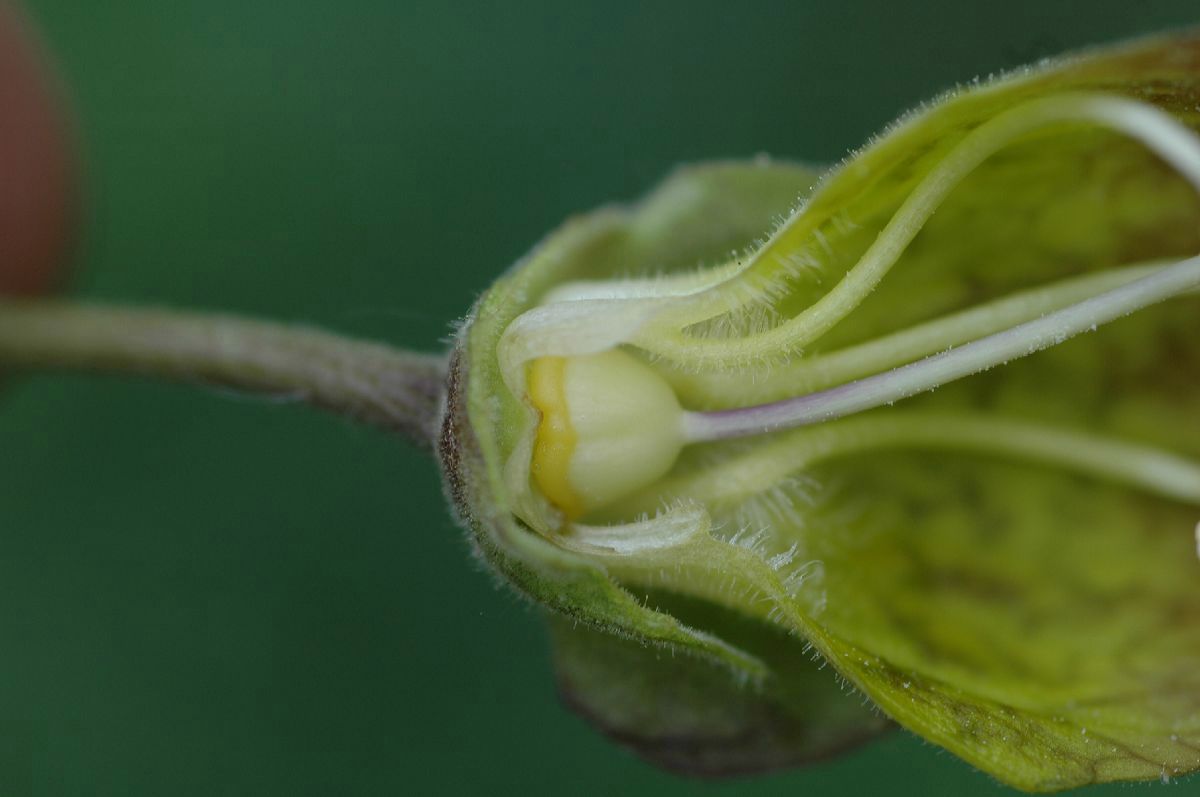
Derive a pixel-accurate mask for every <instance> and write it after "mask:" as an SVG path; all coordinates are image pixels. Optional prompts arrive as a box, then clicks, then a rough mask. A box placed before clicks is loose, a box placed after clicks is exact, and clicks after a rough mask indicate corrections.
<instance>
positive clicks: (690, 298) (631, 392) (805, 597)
mask: <svg viewBox="0 0 1200 797" xmlns="http://www.w3.org/2000/svg"><path fill="white" fill-rule="evenodd" d="M1197 96H1200V37H1197V36H1195V35H1191V36H1180V37H1173V38H1160V39H1153V40H1147V41H1143V42H1138V43H1135V44H1133V45H1130V46H1126V47H1123V48H1117V49H1112V50H1107V51H1099V52H1095V53H1091V54H1086V55H1084V56H1082V57H1074V58H1068V59H1064V60H1060V61H1057V62H1054V63H1050V64H1046V65H1042V66H1039V67H1038V68H1036V69H1032V70H1027V71H1022V72H1019V73H1016V74H1014V75H1010V76H1007V77H1004V78H1001V79H999V80H995V81H991V82H989V83H987V84H984V85H975V86H972V87H970V88H968V89H963V90H959V91H956V92H952V93H951V94H949V95H947V96H945V97H943V98H941V99H940V100H939V101H938V102H937V103H935V104H933V105H931V106H930V107H928V108H926V109H923V110H922V111H920V112H919V113H915V114H913V115H911V116H909V117H906V118H904V119H902V120H901V121H900V122H899V123H898V124H896V125H895V126H893V127H892V128H891V129H889V130H888V131H887V132H886V134H885V135H883V136H882V137H881V138H879V139H878V140H876V141H875V142H873V143H872V144H870V145H869V146H868V147H867V148H865V149H864V150H862V151H861V152H859V153H858V154H857V155H856V156H854V157H853V158H851V159H850V160H848V161H847V162H846V163H844V164H843V165H841V166H840V167H838V168H835V169H833V170H831V171H829V172H828V173H826V174H825V175H824V176H823V177H821V178H820V179H819V184H818V179H817V177H816V174H817V173H816V172H815V171H814V170H811V169H807V168H803V167H799V166H795V165H791V164H780V163H773V162H769V161H766V160H760V161H755V162H752V163H721V164H715V165H707V166H700V167H693V168H690V169H685V170H682V171H679V172H677V173H676V174H675V175H673V176H672V177H670V178H669V179H668V180H667V181H666V183H664V185H662V186H661V187H660V188H659V189H658V190H657V191H655V192H654V193H652V194H651V195H650V196H649V197H648V198H647V199H645V200H644V201H642V202H640V203H638V204H636V205H633V206H630V207H613V208H605V209H602V210H600V211H597V212H595V213H592V214H589V215H586V216H582V217H579V218H577V219H573V220H572V221H570V222H568V223H567V224H566V225H565V226H564V227H563V228H561V229H560V230H558V231H557V232H555V233H553V234H552V235H550V236H549V237H548V238H547V239H546V240H545V241H543V242H542V243H541V244H540V245H539V246H538V247H537V248H536V249H535V250H534V251H533V252H532V253H531V254H530V255H529V256H528V257H527V258H526V259H525V260H524V261H522V262H521V263H519V264H518V265H517V266H516V267H515V268H514V269H513V270H512V271H511V272H509V273H508V274H507V275H505V276H504V277H503V278H502V279H500V280H499V281H498V282H497V283H496V284H495V285H494V286H492V288H491V289H490V290H489V291H488V292H487V293H486V294H485V295H484V296H483V297H482V299H481V300H480V302H479V304H478V305H477V306H476V308H475V310H474V311H473V312H472V314H471V316H470V317H469V318H468V319H467V321H466V322H465V323H464V324H463V326H462V328H461V329H460V331H459V334H458V336H457V341H456V346H455V351H454V355H453V359H452V363H451V369H450V381H449V388H448V395H447V399H446V405H445V408H444V415H443V425H442V433H441V439H440V445H439V449H440V454H441V460H442V465H443V469H444V471H445V475H446V480H447V485H448V489H449V492H450V494H451V497H452V500H453V502H454V505H455V506H456V507H457V509H458V512H459V513H460V515H461V517H462V519H463V521H464V522H465V523H466V524H467V526H468V527H469V529H470V531H471V539H472V540H473V541H474V543H475V545H476V547H477V550H478V552H479V554H480V556H481V557H482V558H483V559H485V560H486V561H487V562H488V563H489V565H491V566H492V567H493V568H494V569H495V570H496V571H497V572H498V573H500V574H501V575H502V576H503V577H504V578H505V579H506V580H507V581H508V582H509V583H511V584H512V585H513V586H514V587H516V588H517V589H518V590H520V591H521V592H523V593H524V594H525V595H527V596H529V597H530V598H532V599H533V600H535V601H536V602H538V603H539V604H541V605H542V606H544V607H546V608H547V609H548V610H550V612H551V616H552V617H553V618H554V619H553V620H552V628H553V638H554V642H555V648H556V664H557V666H558V670H559V682H560V688H561V689H562V691H563V694H564V697H565V698H566V700H567V702H568V703H569V704H570V705H572V706H573V707H575V708H576V709H578V710H579V711H580V712H581V713H583V714H584V715H585V716H588V717H589V718H591V719H592V720H593V721H594V722H595V723H596V724H597V725H598V726H599V727H600V728H601V729H602V730H604V731H605V732H607V733H609V734H610V735H612V736H614V737H615V738H616V739H618V740H619V741H621V742H622V743H625V744H627V745H630V746H632V747H634V749H636V750H638V751H639V752H640V753H642V754H643V755H645V756H646V757H648V758H650V759H651V760H654V761H656V762H658V763H660V764H662V765H664V766H667V767H670V768H673V769H677V770H683V771H688V772H695V773H700V774H724V773H732V772H746V771H757V770H762V769H766V768H771V767H777V766H783V765H787V764H793V763H797V762H801V761H804V760H808V759H811V758H815V757H819V756H825V755H828V754H830V753H832V752H834V751H836V750H839V749H843V748H845V747H846V746H848V745H850V744H852V743H855V742H858V741H861V740H863V739H866V738H869V737H870V736H871V735H873V734H876V733H878V732H879V731H881V730H882V729H883V728H885V727H886V725H887V723H885V722H884V721H882V720H881V719H880V718H879V717H878V716H877V715H876V714H875V713H873V712H872V711H871V710H870V709H868V708H864V707H863V706H862V705H860V703H859V702H858V701H855V700H847V699H845V698H844V696H843V695H842V685H841V683H839V679H835V678H834V677H832V676H831V675H830V674H829V672H828V670H821V669H820V667H821V665H822V664H823V663H826V662H827V663H829V664H830V665H832V669H833V670H836V672H837V673H838V674H839V675H840V676H841V678H842V679H844V682H845V683H848V684H850V685H851V686H852V687H854V688H855V689H857V690H859V691H861V692H862V693H863V694H865V695H866V696H867V697H869V698H870V700H871V702H872V704H873V705H874V706H876V707H878V708H879V709H882V711H883V712H884V714H886V715H887V716H888V717H890V718H891V719H892V720H895V721H896V722H897V723H899V724H901V725H903V726H905V727H907V728H909V729H911V730H913V731H914V732H916V733H918V734H920V735H922V736H923V737H925V738H927V739H929V740H930V741H933V742H935V743H937V744H939V745H942V746H943V747H945V748H947V749H949V750H951V751H952V752H954V753H955V754H957V755H959V756H961V757H963V758H964V759H966V760H968V761H969V762H971V763H973V764H974V765H976V766H978V767H980V768H981V769H984V770H985V771H987V772H989V773H991V774H993V775H995V776H996V777H998V778H1000V779H1001V780H1004V781H1006V782H1008V783H1010V784H1013V785H1015V786H1018V787H1021V788H1026V789H1031V790H1052V789H1060V788H1067V787H1071V786H1075V785H1080V784H1084V783H1091V782H1102V781H1111V780H1127V779H1142V778H1157V777H1160V776H1174V775H1176V774H1180V773H1184V772H1189V771H1193V770H1195V769H1197V768H1200V752H1198V751H1200V720H1197V716H1200V715H1198V714H1197V712H1196V710H1195V706H1196V705H1197V704H1200V676H1198V675H1197V673H1200V631H1198V630H1197V629H1200V624H1197V623H1196V622H1194V620H1195V618H1196V617H1200V573H1198V569H1200V564H1198V563H1197V562H1196V561H1195V558H1196V557H1195V550H1194V546H1195V539H1194V537H1193V531H1194V529H1195V526H1196V521H1197V520H1198V519H1200V424H1198V423H1196V417H1197V412H1198V410H1200V377H1198V376H1197V375H1198V374H1200V312H1197V311H1198V310H1200V307H1198V306H1197V293H1198V291H1200V258H1197V257H1196V254H1197V252H1200V200H1198V199H1197V188H1198V187H1200V136H1197V134H1196V133H1195V132H1193V131H1194V130H1195V129H1198V128H1200V112H1198V111H1197V108H1198V107H1200V106H1197V105H1196V97H1197ZM814 184H816V187H815V188H814V187H813V186H814ZM813 656H815V657H816V658H817V661H814V660H813ZM818 662H819V663H818Z"/></svg>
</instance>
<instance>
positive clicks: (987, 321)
mask: <svg viewBox="0 0 1200 797" xmlns="http://www.w3.org/2000/svg"><path fill="white" fill-rule="evenodd" d="M1163 265H1165V264H1164V263H1161V262H1160V263H1155V264H1153V265H1150V264H1143V265H1136V266H1125V267H1122V268H1115V269H1108V270H1105V271H1099V272H1095V273H1090V274H1085V275H1083V276H1078V277H1071V278H1069V279H1065V280H1061V281H1058V282H1054V283H1051V284H1049V285H1042V286H1039V287H1037V288H1033V289H1030V290H1024V291H1019V292H1017V293H1015V294H1012V295H1011V296H1005V297H1003V298H1000V299H995V300H993V301H990V302H987V303H985V304H981V305H977V306H975V307H970V308H968V309H966V310H962V311H959V312H956V313H952V314H950V315H946V316H942V317H940V318H935V319H933V320H931V321H926V322H925V323H922V324H918V325H916V326H914V327H909V328H907V329H902V330H899V331H897V332H893V333H891V334H888V335H884V336H882V337H878V338H875V339H873V340H868V341H864V342H863V343H857V344H854V345H852V346H848V347H846V348H844V349H837V350H836V351H831V352H828V353H826V354H817V355H813V356H812V357H802V358H798V359H795V360H791V361H790V362H788V363H785V364H783V365H780V366H778V367H776V368H774V369H772V371H771V373H770V374H769V375H768V376H767V378H766V379H764V380H763V381H761V382H748V381H747V379H746V377H745V376H744V375H741V374H731V373H728V372H726V371H717V372H704V373H698V374H692V373H687V372H679V371H675V372H671V373H670V374H669V377H668V378H669V379H670V380H671V382H672V383H673V384H674V385H675V386H676V388H677V389H682V390H684V391H686V393H687V394H688V395H691V396H696V395H699V396H703V397H704V399H705V401H706V402H711V403H712V404H713V405H714V406H718V407H720V406H726V407H727V406H731V405H736V404H739V403H740V404H749V403H766V402H768V401H773V400H777V399H779V398H780V397H784V396H794V395H797V394H799V393H811V392H813V391H816V390H823V389H825V388H828V387H833V386H834V385H840V384H843V383H845V382H849V381H851V380H854V379H860V378H862V377H864V376H870V375H871V374H875V373H879V372H882V371H886V370H888V369H891V368H897V367H899V366H901V365H905V364H907V363H910V362H913V361H914V360H918V359H920V358H922V357H927V356H929V355H931V354H936V353H937V352H939V351H942V350H944V349H947V348H949V347H951V346H961V345H963V344H965V343H970V342H971V341H972V340H975V339H976V338H982V337H984V336H985V335H991V334H994V333H996V332H1001V331H1003V330H1005V329H1008V328H1009V327H1012V326H1015V325H1017V324H1021V323H1024V322H1026V321H1032V320H1033V319H1035V318H1039V317H1040V316H1043V315H1045V314H1046V313H1050V312H1053V311H1055V310H1059V309H1061V308H1063V307H1067V306H1068V305H1071V304H1074V303H1075V302H1079V301H1082V300H1083V299H1087V298H1089V297H1091V296H1095V295H1096V294H1098V293H1100V292H1102V291H1105V290H1108V289H1110V288H1115V287H1118V286H1120V285H1124V284H1126V283H1129V282H1132V281H1133V280H1135V279H1138V278H1139V277H1144V276H1146V275H1148V274H1153V273H1154V272H1155V271H1157V270H1158V269H1160V268H1162V267H1163Z"/></svg>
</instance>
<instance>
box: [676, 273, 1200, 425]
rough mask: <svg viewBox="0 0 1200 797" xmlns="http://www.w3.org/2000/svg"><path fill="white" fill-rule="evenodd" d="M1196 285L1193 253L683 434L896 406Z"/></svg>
mask: <svg viewBox="0 0 1200 797" xmlns="http://www.w3.org/2000/svg"><path fill="white" fill-rule="evenodd" d="M1198 287H1200V257H1193V258H1189V259H1187V260H1183V261H1180V262H1178V263H1175V264H1174V265H1170V266H1166V267H1164V268H1162V269H1160V270H1158V271H1156V272H1155V273H1153V274H1151V275H1149V276H1147V277H1142V278H1141V279H1138V280H1134V281H1133V282H1131V283H1128V284H1126V285H1122V286H1120V287H1118V288H1114V289H1112V290H1109V291H1106V292H1104V293H1101V294H1099V295H1097V296H1093V297H1092V298H1090V299H1085V300H1084V301H1082V302H1078V303H1077V304H1073V305H1070V306H1068V307H1065V308H1063V309H1061V310H1057V311H1055V312H1053V313H1049V314H1047V315H1045V316H1042V317H1041V318H1039V319H1036V320H1034V321H1027V322H1025V323H1023V324H1018V325H1017V326H1014V327H1011V328H1010V329H1007V330H1005V331H1003V332H998V333H996V334H993V335H988V336H987V337H984V338H980V339H979V340H976V341H973V342H971V343H968V344H966V345H964V346H960V347H959V348H955V349H949V350H947V351H944V352H942V353H941V354H936V355H933V356H932V357H927V358H925V359H923V360H919V361H917V362H914V363H910V364H909V365H905V366H902V367H900V368H896V369H894V370H891V371H888V372H886V373H881V374H876V375H874V376H869V377H866V378H864V379H860V380H858V381H855V382H850V383H848V384H844V385H840V386H838V387H834V388H830V389H829V390H824V391H821V392H818V393H810V394H808V395H804V396H797V397H795V398H790V399H784V400H783V401H777V402H773V403H770V404H761V405H758V406H755V407H745V408H739V409H733V410H720V411H717V412H690V413H687V414H685V416H684V419H683V424H684V434H685V437H686V439H687V440H688V441H689V442H701V441H712V440H723V439H727V438H733V437H745V436H749V435H756V434H763V433H766V432H771V431H774V430H778V429H788V428H792V427H797V426H805V425H808V424H812V423H819V422H822V421H828V420H832V419H834V418H839V417H841V416H844V415H850V414H852V413H856V412H862V411H863V410H868V409H871V408H873V407H879V406H882V405H885V404H891V403H893V402H896V401H899V400H900V399H904V398H908V397H909V396H913V395H916V394H918V393H923V392H926V391H929V390H933V389H934V388H936V387H939V386H940V385H943V384H946V383H947V382H951V381H953V380H956V379H961V378H962V377H964V376H970V375H971V374H975V373H978V372H980V371H984V370H987V369H988V368H992V367H993V366H996V365H1001V364H1004V363H1006V362H1008V361H1009V360H1012V359H1016V358H1018V357H1024V356H1026V355H1029V354H1033V353H1034V352H1037V351H1041V350H1042V349H1046V348H1049V347H1050V346H1054V345H1057V344H1059V343H1063V342H1065V341H1066V340H1068V339H1070V338H1072V337H1074V336H1075V335H1078V334H1080V333H1082V332H1087V331H1090V330H1094V329H1095V328H1096V327H1097V326H1099V325H1101V324H1106V323H1108V322H1110V321H1114V320H1116V319H1118V318H1121V317H1123V316H1126V315H1129V314H1130V313H1132V312H1134V311H1137V310H1141V309H1142V308H1145V307H1148V306H1150V305H1153V304H1156V303H1158V302H1161V301H1163V300H1165V299H1168V298H1170V297H1172V296H1175V295H1177V294H1180V293H1184V292H1186V291H1190V290H1195V289H1196V288H1198Z"/></svg>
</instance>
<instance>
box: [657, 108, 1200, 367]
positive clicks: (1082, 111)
mask: <svg viewBox="0 0 1200 797" xmlns="http://www.w3.org/2000/svg"><path fill="white" fill-rule="evenodd" d="M1067 122H1093V123H1096V124H1099V125H1102V126H1104V127H1108V128H1110V129H1112V130H1115V131H1118V132H1121V133H1124V134H1125V135H1128V136H1130V137H1131V138H1133V139H1135V140H1137V141H1140V142H1141V143H1142V144H1144V145H1145V146H1146V148H1147V149H1149V150H1151V151H1152V152H1154V153H1155V154H1156V155H1158V156H1159V157H1160V158H1162V159H1163V160H1164V161H1166V162H1167V163H1168V164H1169V165H1170V166H1171V167H1172V168H1174V169H1175V170H1176V171H1177V172H1178V173H1179V174H1180V175H1181V176H1182V177H1184V178H1185V179H1186V180H1188V182H1190V183H1191V184H1192V186H1193V187H1195V188H1197V189H1198V190H1200V139H1197V136H1196V134H1195V133H1194V132H1193V131H1192V130H1190V129H1189V128H1187V127H1186V126H1184V125H1183V124H1182V123H1180V122H1179V121H1177V120H1176V119H1174V118H1173V117H1172V116H1171V115H1169V114H1167V113H1166V112H1164V111H1162V110H1160V109H1158V108H1156V107H1154V106H1152V105H1148V104H1146V103H1142V102H1137V101H1135V100H1128V99H1125V98H1122V97H1113V96H1108V95H1102V94H1076V95H1058V96H1052V97H1046V98H1042V99H1037V100H1031V101H1029V102H1027V103H1024V104H1022V105H1019V106H1017V107H1015V108H1013V109H1012V110H1010V111H1007V112H1005V113H1003V114H1001V115H999V116H997V117H995V118H994V119H992V120H990V121H988V122H986V123H984V124H983V125H981V126H980V127H978V128H976V129H975V130H974V131H972V132H971V133H970V134H968V135H967V137H966V138H964V139H963V141H962V142H961V143H960V144H959V145H958V146H956V147H955V148H954V149H953V150H952V151H951V152H950V153H949V154H948V155H947V156H946V157H945V159H944V160H942V161H941V162H940V163H939V164H938V165H937V166H936V167H935V168H934V169H933V170H932V171H931V172H930V173H929V174H928V175H926V176H925V178H924V179H923V180H922V181H921V182H920V184H918V185H917V187H916V188H915V189H914V190H913V192H912V193H911V194H910V195H909V196H908V198H907V199H905V201H904V202H903V204H902V205H901V206H900V208H899V209H898V210H897V211H896V214H895V215H894V216H893V217H892V219H891V220H890V221H889V222H888V223H887V225H886V226H885V227H884V228H883V230H882V231H880V233H879V237H878V238H877V239H876V240H875V242H874V243H873V244H872V245H871V246H870V248H869V249H868V250H867V251H866V252H865V253H863V255H862V257H861V258H860V259H859V261H858V263H856V264H855V265H854V267H853V268H851V269H850V270H849V271H848V272H847V273H846V274H845V276H844V277H843V278H842V279H841V280H840V281H839V282H838V283H837V284H836V285H835V286H834V287H833V288H832V289H831V290H830V291H829V292H828V293H827V294H825V295H824V296H823V297H821V298H820V299H819V300H817V301H816V302H815V303H813V304H812V305H811V306H809V307H807V308H806V309H805V310H803V311H802V312H801V313H800V314H799V315H797V316H796V317H794V318H792V319H789V320H788V321H786V322H785V323H783V324H781V325H779V326H777V327H774V328H772V329H770V330H768V331H766V332H761V333H757V334H754V335H747V336H741V337H736V338H728V339H726V338H706V337H701V336H696V335H692V334H689V333H688V332H687V331H686V329H684V328H683V326H685V325H686V324H691V323H696V322H697V321H699V320H702V319H701V318H698V317H696V314H695V310H696V307H697V306H698V305H696V304H695V303H684V304H681V305H679V306H678V307H677V308H673V309H672V310H671V311H668V312H667V313H666V314H664V315H663V316H662V318H660V319H659V320H657V321H656V323H655V324H654V325H653V328H652V329H651V328H647V330H645V331H644V333H643V334H642V335H640V336H639V337H638V339H637V340H636V341H635V342H636V343H637V344H638V345H639V346H641V347H643V348H645V349H647V350H649V351H652V352H653V353H654V354H656V355H659V356H663V357H666V358H668V359H671V360H673V361H675V362H677V363H698V362H706V363H717V362H721V361H724V360H727V359H730V358H732V359H738V360H746V359H748V358H750V357H752V356H753V355H754V353H755V352H761V351H774V352H780V351H785V350H792V351H795V350H798V349H800V348H802V347H803V346H806V345H808V344H810V343H812V342H813V341H815V340H817V339H819V338H820V337H821V336H822V335H824V334H825V333H826V332H828V331H829V330H830V329H832V328H833V327H834V326H835V325H836V324H837V323H838V322H840V321H841V320H842V319H844V318H845V317H846V316H847V315H849V314H850V313H851V312H853V310H854V309H855V308H856V307H858V305H859V304H861V303H862V301H863V300H864V299H865V298H866V297H867V296H868V295H869V294H870V293H871V291H873V290H874V289H875V287H876V286H877V285H878V284H879V282H880V280H882V279H883V277H884V276H885V275H886V274H887V272H888V271H889V270H890V269H891V267H892V266H893V265H894V264H895V263H896V261H897V260H899V259H900V256H901V255H902V254H903V253H904V251H905V249H907V248H908V245H909V243H910V242H911V241H912V239H913V238H914V237H916V235H917V233H918V232H919V231H920V230H921V228H922V227H924V225H925V223H926V222H927V221H928V220H929V218H930V216H932V215H933V213H934V212H935V211H936V210H937V208H938V207H939V206H940V205H941V204H942V202H943V201H944V200H945V199H946V197H947V196H949V194H950V192H951V191H952V190H953V189H954V188H955V187H956V186H958V184H959V183H960V182H962V180H963V179H964V178H965V177H966V176H967V175H968V174H970V173H971V172H972V171H974V169H975V168H976V167H978V166H979V165H980V164H981V163H983V162H984V161H985V160H987V159H988V158H990V157H991V156H992V155H994V154H995V153H997V152H999V151H1000V150H1002V149H1003V148H1004V147H1006V146H1008V145H1010V144H1012V143H1013V142H1014V141H1017V140H1019V139H1020V138H1021V137H1022V136H1024V135H1027V134H1029V133H1032V132H1035V131H1036V130H1038V129H1041V128H1045V127H1047V126H1050V125H1055V124H1062V123H1067ZM801 218H802V216H797V217H795V219H794V220H793V221H798V220H799V219H801ZM792 227H793V225H788V226H786V227H784V228H783V229H781V230H780V231H779V232H778V233H776V235H775V236H774V237H773V238H772V239H771V240H770V241H769V242H768V243H767V245H766V246H764V247H763V248H762V249H761V250H759V252H758V253H757V254H756V255H755V258H754V260H755V262H763V261H765V260H767V259H768V258H778V257H782V254H781V250H788V249H792V248H795V247H797V246H800V245H801V243H800V242H798V241H797V240H794V239H795V237H796V236H797V235H799V234H801V233H802V232H803V233H804V234H808V232H809V231H808V230H807V228H806V227H804V226H803V225H798V226H796V228H795V229H793V228H792ZM751 273H752V271H751V270H750V269H747V271H746V272H745V274H751ZM744 276H745V275H742V276H739V277H735V278H734V279H741V278H743V277H744ZM726 287H727V286H726ZM714 295H716V294H714ZM704 296H706V294H701V295H700V296H698V297H697V299H698V300H699V299H702V298H704ZM710 304H713V303H711V302H710ZM701 306H702V305H701ZM714 307H715V305H714ZM671 312H674V313H676V315H671V314H670V313H671ZM689 313H690V314H691V315H690V316H689V315H688V314H689ZM651 333H652V334H651Z"/></svg>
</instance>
